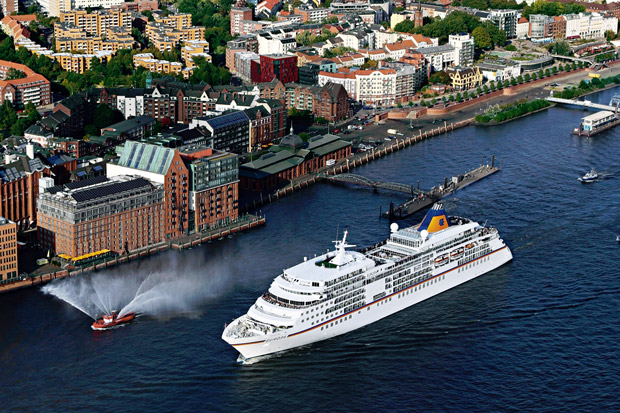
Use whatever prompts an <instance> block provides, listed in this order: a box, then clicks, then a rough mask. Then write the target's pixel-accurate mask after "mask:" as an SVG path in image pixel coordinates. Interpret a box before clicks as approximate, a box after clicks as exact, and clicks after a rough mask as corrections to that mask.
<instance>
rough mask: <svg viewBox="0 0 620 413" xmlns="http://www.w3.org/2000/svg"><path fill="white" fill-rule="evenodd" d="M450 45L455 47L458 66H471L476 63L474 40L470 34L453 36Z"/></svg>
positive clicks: (449, 38)
mask: <svg viewBox="0 0 620 413" xmlns="http://www.w3.org/2000/svg"><path fill="white" fill-rule="evenodd" d="M448 44H449V45H450V46H452V47H454V64H455V65H456V66H469V65H471V64H472V63H474V38H473V37H471V36H470V35H469V33H460V34H451V35H450V36H449V37H448Z"/></svg>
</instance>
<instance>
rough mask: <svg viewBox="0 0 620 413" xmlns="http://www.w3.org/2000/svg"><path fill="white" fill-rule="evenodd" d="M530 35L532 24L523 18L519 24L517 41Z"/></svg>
mask: <svg viewBox="0 0 620 413" xmlns="http://www.w3.org/2000/svg"><path fill="white" fill-rule="evenodd" d="M529 34H530V22H529V21H527V19H526V18H525V17H521V18H520V19H519V21H518V22H517V39H523V38H524V37H527V36H528V35H529Z"/></svg>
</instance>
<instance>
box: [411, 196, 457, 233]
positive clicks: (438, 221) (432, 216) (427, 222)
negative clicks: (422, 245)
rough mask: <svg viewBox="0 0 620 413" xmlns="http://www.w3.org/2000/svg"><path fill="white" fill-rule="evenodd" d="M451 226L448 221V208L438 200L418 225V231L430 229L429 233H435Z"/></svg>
mask: <svg viewBox="0 0 620 413" xmlns="http://www.w3.org/2000/svg"><path fill="white" fill-rule="evenodd" d="M449 226H450V223H449V221H448V215H447V214H446V210H445V209H444V208H443V205H442V204H441V203H439V202H438V203H436V204H435V205H433V207H432V208H431V209H430V211H428V212H427V213H426V216H425V217H424V219H423V220H422V222H421V223H420V225H419V226H418V231H419V232H422V231H428V232H429V233H433V232H437V231H441V230H442V229H446V228H448V227H449Z"/></svg>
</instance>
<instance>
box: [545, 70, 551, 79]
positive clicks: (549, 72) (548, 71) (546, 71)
mask: <svg viewBox="0 0 620 413" xmlns="http://www.w3.org/2000/svg"><path fill="white" fill-rule="evenodd" d="M549 76H551V71H550V70H549V69H546V70H545V77H549Z"/></svg>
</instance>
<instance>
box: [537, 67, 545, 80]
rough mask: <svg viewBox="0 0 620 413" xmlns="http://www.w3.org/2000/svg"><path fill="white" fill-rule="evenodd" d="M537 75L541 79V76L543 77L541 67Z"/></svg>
mask: <svg viewBox="0 0 620 413" xmlns="http://www.w3.org/2000/svg"><path fill="white" fill-rule="evenodd" d="M538 77H539V78H541V79H542V78H543V77H545V74H544V73H543V70H542V69H540V70H539V71H538Z"/></svg>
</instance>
